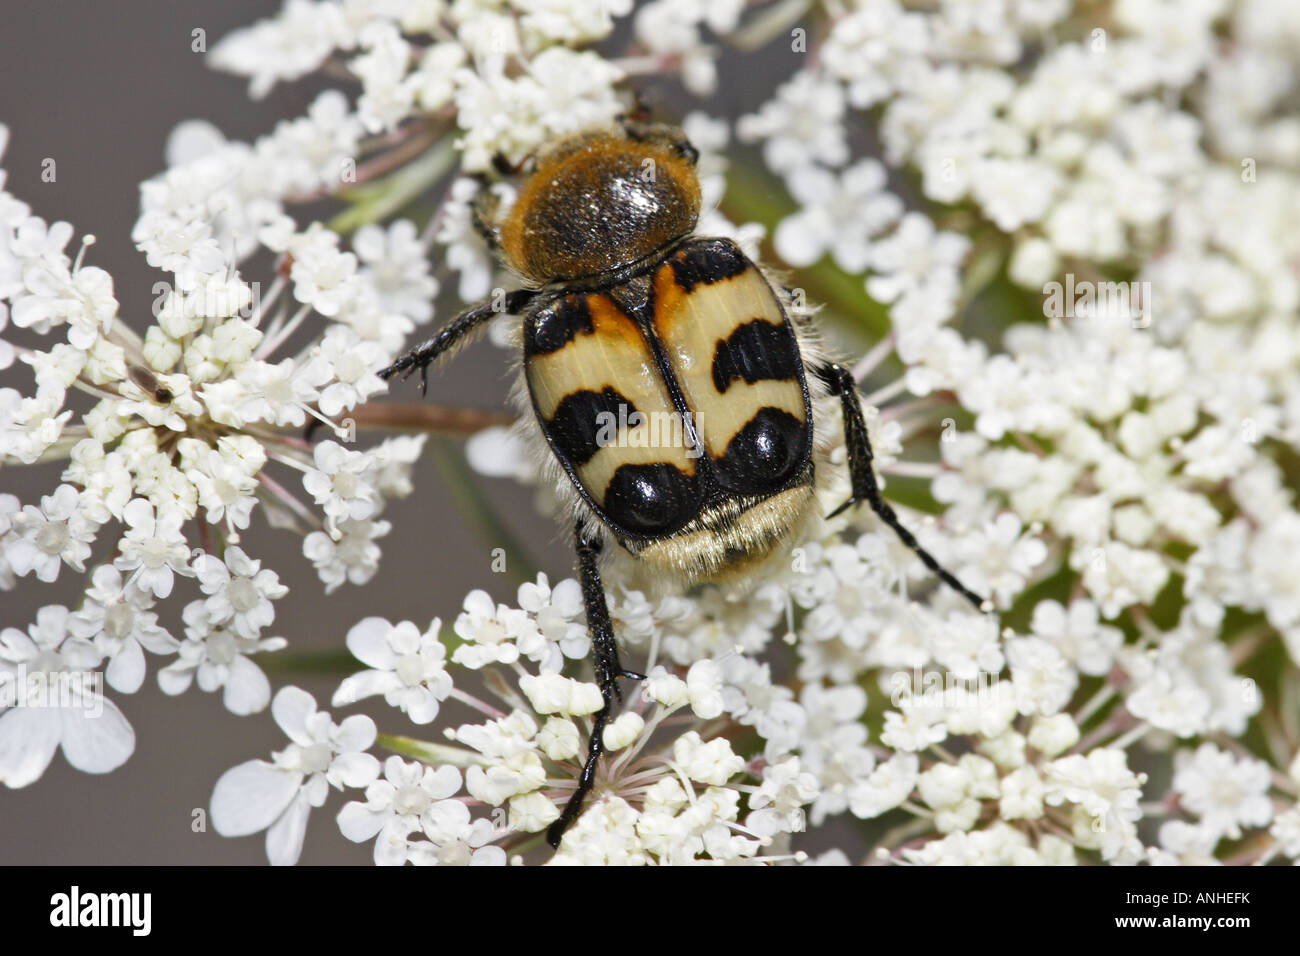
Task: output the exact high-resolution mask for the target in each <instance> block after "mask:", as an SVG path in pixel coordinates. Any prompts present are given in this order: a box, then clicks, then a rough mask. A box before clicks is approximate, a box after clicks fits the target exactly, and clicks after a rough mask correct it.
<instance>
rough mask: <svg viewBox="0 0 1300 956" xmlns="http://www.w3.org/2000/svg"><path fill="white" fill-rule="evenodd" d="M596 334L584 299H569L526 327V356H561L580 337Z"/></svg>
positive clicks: (537, 315)
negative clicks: (561, 352) (551, 353)
mask: <svg viewBox="0 0 1300 956" xmlns="http://www.w3.org/2000/svg"><path fill="white" fill-rule="evenodd" d="M594 330H595V326H593V325H592V322H591V310H590V309H589V308H587V297H586V296H585V295H566V296H565V297H564V298H562V299H558V300H556V301H555V302H554V303H553V304H551V305H550V306H549V307H548V308H545V309H540V310H539V311H537V312H536V313H534V315H533V317H532V321H530V322H528V323H526V324H525V326H524V355H525V356H529V355H546V354H548V353H550V352H558V351H559V350H560V349H562V348H564V347H565V346H566V345H568V344H569V343H570V342H572V341H573V340H574V338H575V337H576V336H577V335H579V334H584V335H590V334H591V333H592V332H593V331H594Z"/></svg>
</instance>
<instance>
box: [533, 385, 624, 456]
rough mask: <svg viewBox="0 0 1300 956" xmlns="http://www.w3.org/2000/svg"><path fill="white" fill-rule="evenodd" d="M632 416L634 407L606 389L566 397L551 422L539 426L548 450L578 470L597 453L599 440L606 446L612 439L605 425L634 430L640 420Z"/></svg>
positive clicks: (608, 388) (619, 395)
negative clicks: (614, 424)
mask: <svg viewBox="0 0 1300 956" xmlns="http://www.w3.org/2000/svg"><path fill="white" fill-rule="evenodd" d="M633 415H639V412H637V408H636V406H635V405H633V404H632V402H631V401H629V400H628V399H626V398H624V397H623V396H622V395H621V394H619V392H618V391H616V390H615V389H613V388H611V387H609V386H606V387H605V388H604V389H602V390H601V391H599V392H593V391H590V390H589V389H582V390H580V391H576V392H570V393H569V394H568V395H565V396H564V398H563V399H562V400H561V401H560V404H559V406H558V407H557V408H556V409H555V414H554V415H552V416H551V419H550V421H547V422H543V423H542V428H543V430H544V431H545V432H546V434H547V437H549V438H550V439H551V446H552V447H553V448H555V450H556V451H558V452H560V453H561V454H563V455H564V457H565V458H567V459H568V460H569V461H571V462H573V466H574V467H575V468H577V467H580V466H581V465H585V464H586V463H587V462H589V461H591V459H592V456H594V455H595V454H596V452H598V451H599V450H600V448H601V438H602V437H603V438H604V439H605V440H606V442H608V440H609V438H610V437H611V435H610V432H609V425H608V424H607V423H619V422H627V423H628V424H629V426H630V427H634V426H635V425H636V424H637V423H638V421H639V419H636V418H633V417H632V416H633ZM602 432H603V433H604V434H603V436H602Z"/></svg>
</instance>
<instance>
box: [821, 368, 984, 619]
mask: <svg viewBox="0 0 1300 956" xmlns="http://www.w3.org/2000/svg"><path fill="white" fill-rule="evenodd" d="M817 371H818V374H819V375H820V376H821V378H822V380H823V381H824V382H825V383H826V384H827V386H828V387H829V388H830V390H831V394H833V395H836V396H838V398H839V400H840V405H841V407H842V409H843V412H844V444H845V447H846V449H847V451H848V458H849V478H850V481H851V482H852V486H853V496H852V497H851V498H849V500H848V501H846V502H844V504H842V505H840V506H839V507H838V508H836V509H835V510H834V511H833V512H831V514H830V515H829V517H832V518H833V517H835V516H836V515H837V514H839V513H840V512H842V511H844V510H846V509H848V508H850V507H852V506H853V505H855V504H858V503H860V502H864V501H865V502H866V503H867V504H869V505H870V506H871V510H872V511H874V512H875V513H876V515H877V516H878V517H879V518H880V520H881V521H883V522H884V523H885V524H887V525H889V527H890V528H892V529H893V531H894V533H895V534H896V535H898V538H899V540H900V541H902V542H903V544H905V545H907V546H908V547H909V548H910V549H911V550H912V552H913V553H914V554H915V555H916V556H917V557H918V558H920V559H921V562H922V563H923V564H924V565H925V566H926V567H927V568H929V569H930V570H931V571H932V572H933V573H934V575H935V576H936V577H938V578H939V580H941V581H943V583H944V584H946V585H948V586H949V587H950V588H952V589H953V590H954V591H956V592H957V593H958V594H960V595H961V596H962V597H964V598H965V599H966V600H967V601H969V602H970V603H971V604H973V605H974V606H975V608H976V609H977V610H979V611H991V610H992V607H991V605H990V604H989V602H988V601H987V600H985V599H984V598H982V597H980V596H979V595H978V594H976V593H975V592H974V591H972V590H970V588H968V587H966V586H965V585H964V584H962V583H961V582H960V581H958V580H957V578H956V576H955V575H954V574H952V572H950V571H948V570H947V569H946V568H944V567H943V565H941V564H940V563H939V562H938V561H937V560H935V557H934V555H932V554H930V552H928V551H926V550H925V548H923V547H921V545H920V542H918V541H917V540H916V538H915V537H914V536H913V535H912V532H910V531H908V530H907V528H905V527H904V526H903V523H902V522H901V521H899V520H898V514H897V513H896V512H895V511H894V509H893V508H891V507H890V505H889V502H887V501H885V499H884V498H882V497H881V495H880V486H879V485H877V484H876V472H875V468H874V467H873V465H872V459H873V457H874V455H873V453H872V451H871V439H870V437H869V436H868V433H867V422H866V419H864V418H863V417H862V404H861V402H859V401H858V387H857V383H856V382H855V381H854V379H853V373H852V372H850V371H849V370H848V369H846V368H844V367H843V366H841V365H835V364H827V365H823V366H822V367H821V368H819V369H818V370H817Z"/></svg>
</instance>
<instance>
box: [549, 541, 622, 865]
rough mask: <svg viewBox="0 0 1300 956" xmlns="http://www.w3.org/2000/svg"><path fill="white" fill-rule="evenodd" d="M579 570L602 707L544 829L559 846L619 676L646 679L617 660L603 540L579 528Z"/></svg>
mask: <svg viewBox="0 0 1300 956" xmlns="http://www.w3.org/2000/svg"><path fill="white" fill-rule="evenodd" d="M577 541H578V573H579V578H580V581H581V584H582V601H583V604H584V605H585V606H586V609H587V630H588V633H590V635H591V654H592V661H593V663H594V664H595V668H596V683H597V684H598V685H599V686H600V695H601V697H602V698H603V699H604V706H602V707H601V708H600V710H599V711H597V712H596V715H595V717H594V718H593V720H592V726H591V738H590V739H589V741H588V743H587V760H586V762H585V763H583V765H582V773H581V774H580V775H579V777H578V789H577V790H575V791H574V792H573V796H571V797H569V802H568V803H566V804H565V805H564V810H563V812H562V813H561V814H560V818H559V819H558V820H556V821H555V822H554V823H552V824H551V825H550V827H548V828H547V830H546V842H547V843H549V844H550V845H551V846H552V847H558V846H559V845H560V840H561V839H562V838H563V836H564V831H565V830H567V829H568V828H569V825H570V824H571V823H573V821H574V820H576V819H577V817H578V814H579V813H581V812H582V804H583V801H585V800H586V799H587V794H589V793H591V789H592V787H593V786H594V785H595V782H596V767H597V765H598V764H599V763H600V757H601V755H602V754H603V753H604V752H605V741H604V734H605V727H606V725H607V724H608V723H609V719H610V716H611V715H612V714H613V711H614V704H615V702H619V703H621V702H622V700H623V694H622V691H620V690H619V686H618V681H619V678H622V677H626V678H628V679H630V680H645V676H644V675H642V674H638V673H635V672H634V671H629V670H625V669H624V668H623V665H622V664H621V663H620V662H619V659H618V640H617V639H616V638H615V636H614V622H613V621H612V620H610V617H609V605H608V604H607V603H606V602H605V588H604V586H603V585H602V584H601V581H600V568H599V567H598V566H597V561H598V560H599V558H600V550H601V546H602V542H601V540H600V538H599V537H593V538H588V537H587V536H586V535H585V534H584V533H583V530H582V525H581V524H579V525H578V529H577Z"/></svg>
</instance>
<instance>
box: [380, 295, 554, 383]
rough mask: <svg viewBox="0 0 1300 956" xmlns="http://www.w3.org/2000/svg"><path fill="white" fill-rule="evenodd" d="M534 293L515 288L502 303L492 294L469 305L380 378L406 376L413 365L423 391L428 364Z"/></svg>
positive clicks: (384, 370) (390, 367)
mask: <svg viewBox="0 0 1300 956" xmlns="http://www.w3.org/2000/svg"><path fill="white" fill-rule="evenodd" d="M537 294H538V292H537V290H536V289H516V290H515V291H513V292H507V293H506V295H505V300H504V303H502V304H498V303H497V301H496V297H495V296H494V297H493V298H491V299H488V300H486V301H484V302H480V303H479V304H478V305H475V306H471V307H470V308H468V309H466V310H465V311H464V312H462V313H461V314H460V315H458V316H456V317H455V318H454V319H452V320H451V321H450V322H448V323H447V324H446V325H444V326H443V327H442V328H441V329H439V330H438V331H437V333H436V334H435V335H434V336H433V338H431V339H428V340H427V341H425V342H424V343H422V344H421V345H417V346H416V347H415V348H413V349H411V350H410V351H409V352H407V353H406V354H405V355H403V356H402V357H401V358H399V359H398V360H397V361H395V362H393V364H392V365H390V366H388V367H387V368H385V369H382V370H381V371H380V372H379V377H380V378H383V379H388V378H392V377H393V376H394V375H397V374H399V373H400V374H401V376H402V378H406V377H407V376H408V375H410V374H411V373H412V372H414V371H415V370H416V369H417V368H418V369H419V370H420V392H421V394H423V393H424V391H425V390H426V388H427V387H428V384H429V365H430V364H431V363H433V362H435V361H437V360H438V358H440V357H441V356H443V355H445V354H446V353H447V352H449V351H451V350H452V349H454V348H456V347H457V346H458V345H461V344H463V343H464V342H465V341H466V339H467V337H468V336H470V335H471V334H473V333H474V332H477V331H479V330H480V329H481V328H482V326H483V325H484V324H485V323H486V322H487V321H488V320H489V319H492V318H494V317H495V316H497V315H499V314H501V313H507V314H509V313H512V312H518V311H519V310H520V309H522V308H523V307H524V306H526V305H527V304H528V303H529V302H531V301H532V300H533V299H534V298H535V297H536V296H537Z"/></svg>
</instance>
